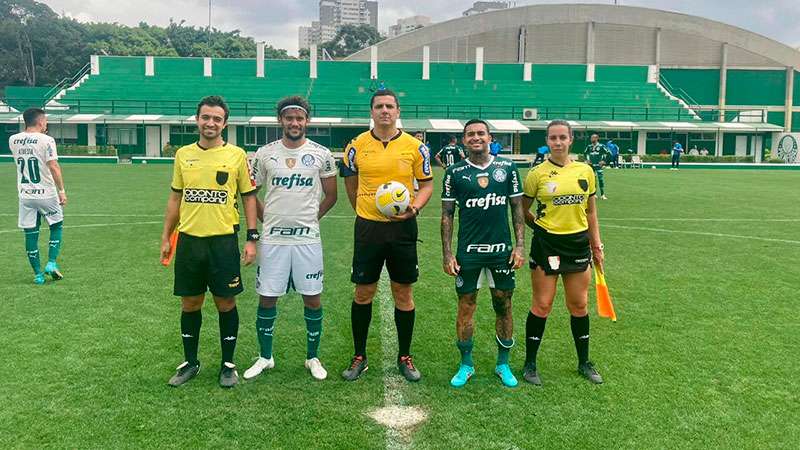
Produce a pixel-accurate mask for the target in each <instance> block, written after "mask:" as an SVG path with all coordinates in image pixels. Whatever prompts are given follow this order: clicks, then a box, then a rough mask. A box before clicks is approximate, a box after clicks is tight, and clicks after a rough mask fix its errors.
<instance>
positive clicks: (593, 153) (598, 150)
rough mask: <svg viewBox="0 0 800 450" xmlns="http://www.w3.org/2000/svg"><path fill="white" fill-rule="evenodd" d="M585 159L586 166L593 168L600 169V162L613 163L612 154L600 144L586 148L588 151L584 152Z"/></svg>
mask: <svg viewBox="0 0 800 450" xmlns="http://www.w3.org/2000/svg"><path fill="white" fill-rule="evenodd" d="M583 158H584V159H585V161H586V164H589V165H591V166H592V167H599V166H600V161H603V162H606V163H608V162H609V161H611V152H610V151H608V149H607V148H606V146H605V145H603V144H601V143H599V142H598V143H597V144H589V145H587V146H586V150H585V151H584V152H583Z"/></svg>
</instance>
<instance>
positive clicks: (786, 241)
mask: <svg viewBox="0 0 800 450" xmlns="http://www.w3.org/2000/svg"><path fill="white" fill-rule="evenodd" d="M602 228H619V229H623V230H638V231H652V232H656V233H674V234H693V235H696V236H712V237H724V238H733V239H749V240H753V241H766V242H780V243H782V244H800V241H793V240H790V239H774V238H765V237H759V236H744V235H740V234H726V233H709V232H705V231H685V230H671V229H668V228H649V227H629V226H625V225H611V224H605V225H603V226H602Z"/></svg>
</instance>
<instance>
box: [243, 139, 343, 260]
mask: <svg viewBox="0 0 800 450" xmlns="http://www.w3.org/2000/svg"><path fill="white" fill-rule="evenodd" d="M252 171H253V174H252V175H253V179H254V180H255V182H256V186H259V187H263V189H264V191H265V192H264V228H263V230H262V232H261V242H264V243H269V244H278V245H281V244H283V245H294V244H312V243H317V242H321V241H320V237H319V220H318V219H317V213H318V212H319V202H320V198H321V196H322V184H321V180H322V179H323V178H329V177H333V176H336V161H334V159H333V156H332V155H331V152H330V150H328V149H327V148H325V147H323V146H321V145H319V144H317V143H316V142H314V141H310V140H306V143H305V144H303V145H302V146H301V147H299V148H296V149H289V148H286V146H284V145H283V142H282V141H280V140H278V141H275V142H271V143H269V144H267V145H265V146H263V147H261V148H259V149H258V151H257V152H256V155H255V157H254V158H253V164H252Z"/></svg>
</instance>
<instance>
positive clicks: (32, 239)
mask: <svg viewBox="0 0 800 450" xmlns="http://www.w3.org/2000/svg"><path fill="white" fill-rule="evenodd" d="M25 251H26V252H27V253H28V262H29V263H31V267H32V268H33V272H34V273H35V274H37V275H38V274H40V273H42V265H41V263H40V262H39V229H38V228H26V229H25Z"/></svg>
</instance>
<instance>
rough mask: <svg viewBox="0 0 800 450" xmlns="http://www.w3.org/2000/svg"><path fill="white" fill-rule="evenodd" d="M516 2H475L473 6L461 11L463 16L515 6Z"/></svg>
mask: <svg viewBox="0 0 800 450" xmlns="http://www.w3.org/2000/svg"><path fill="white" fill-rule="evenodd" d="M513 7H514V2H475V3H473V4H472V8H470V9H468V10H466V11H464V12H462V13H461V15H462V16H471V15H474V14H481V13H485V12H489V11H497V10H499V9H507V8H513Z"/></svg>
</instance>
